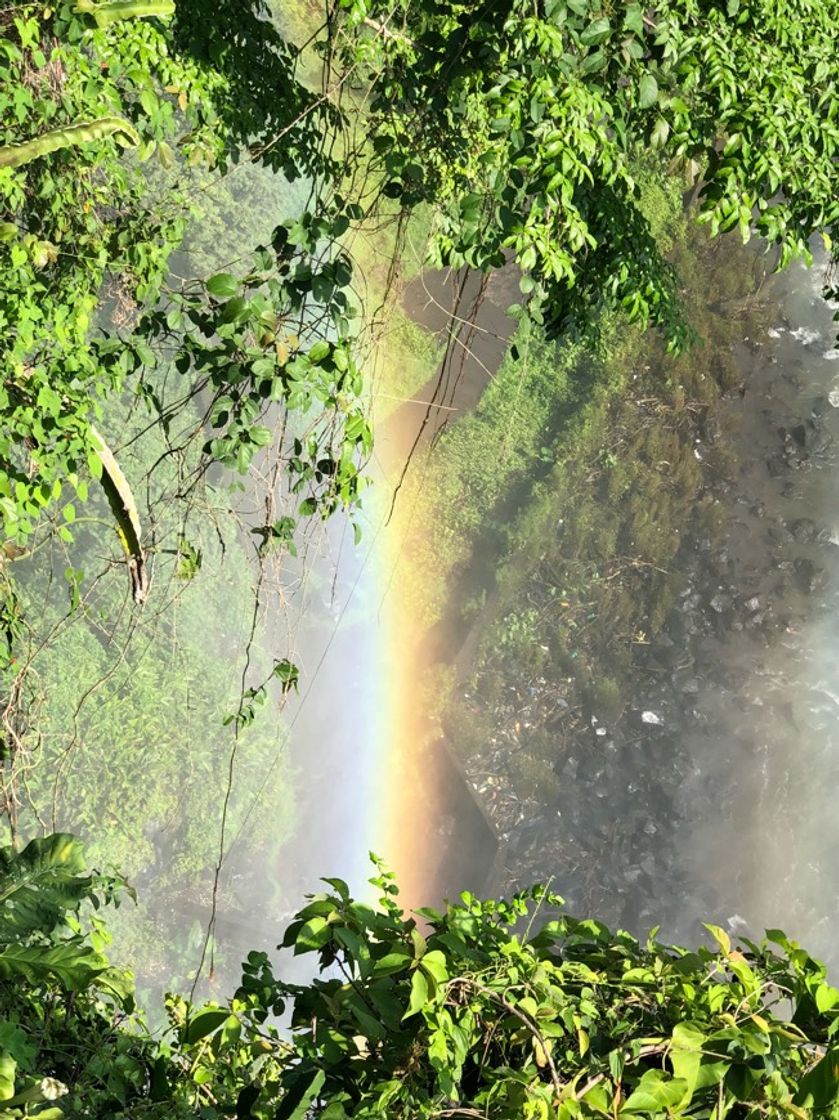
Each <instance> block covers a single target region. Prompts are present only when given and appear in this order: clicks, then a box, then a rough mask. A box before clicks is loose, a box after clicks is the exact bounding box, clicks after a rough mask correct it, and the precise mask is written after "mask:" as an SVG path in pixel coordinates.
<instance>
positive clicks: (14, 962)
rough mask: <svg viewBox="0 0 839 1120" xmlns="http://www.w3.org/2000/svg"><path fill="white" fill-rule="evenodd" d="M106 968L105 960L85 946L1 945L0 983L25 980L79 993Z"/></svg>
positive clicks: (67, 943)
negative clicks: (49, 984)
mask: <svg viewBox="0 0 839 1120" xmlns="http://www.w3.org/2000/svg"><path fill="white" fill-rule="evenodd" d="M107 967H108V962H107V960H106V958H105V957H103V956H102V955H101V954H99V953H95V952H94V951H93V950H92V949H90V948H89V947H88V946H87V945H84V944H80V943H77V942H72V941H66V942H60V943H59V944H57V945H49V946H46V945H5V946H4V947H3V948H2V949H0V980H11V981H14V980H19V979H24V980H28V981H29V983H30V984H44V983H49V982H51V981H58V982H59V983H60V984H62V985H63V986H64V987H65V988H69V989H70V990H71V991H82V990H83V989H84V988H87V987H88V986H89V985H90V983H91V982H92V981H93V980H94V979H95V978H96V977H97V976H98V975H99V974H100V973H102V972H104V971H105V969H106V968H107Z"/></svg>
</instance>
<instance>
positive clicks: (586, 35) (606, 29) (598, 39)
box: [580, 16, 611, 47]
mask: <svg viewBox="0 0 839 1120" xmlns="http://www.w3.org/2000/svg"><path fill="white" fill-rule="evenodd" d="M610 31H611V24H610V23H609V21H608V19H606V17H605V16H604V17H603V18H602V19H596V20H593V21H592V22H591V23H590V24H589V25H588V27H587V28H586V29H585V31H583V33H582V35H580V42H581V43H582V44H583V46H585V47H596V46H598V45H599V44H600V43H603V42H605V41H606V40H607V39H608V38H609V33H610Z"/></svg>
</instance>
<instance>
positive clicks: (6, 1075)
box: [0, 1050, 17, 1101]
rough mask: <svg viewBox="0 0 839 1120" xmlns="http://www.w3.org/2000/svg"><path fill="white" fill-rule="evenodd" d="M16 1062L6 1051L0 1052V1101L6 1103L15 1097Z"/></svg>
mask: <svg viewBox="0 0 839 1120" xmlns="http://www.w3.org/2000/svg"><path fill="white" fill-rule="evenodd" d="M16 1069H17V1062H16V1061H15V1060H14V1058H13V1057H12V1055H11V1054H9V1053H8V1051H6V1050H0V1101H7V1100H8V1099H9V1097H13V1096H14V1095H15V1071H16Z"/></svg>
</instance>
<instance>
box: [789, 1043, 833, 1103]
mask: <svg viewBox="0 0 839 1120" xmlns="http://www.w3.org/2000/svg"><path fill="white" fill-rule="evenodd" d="M837 1098H839V1048H834V1049H832V1050H828V1052H827V1053H826V1054H825V1056H824V1057H823V1058H822V1060H821V1061H820V1062H818V1063H817V1064H816V1065H815V1066H813V1068H812V1069H811V1070H810V1072H809V1073H806V1074H805V1075H804V1076H803V1077H802V1078H801V1082H800V1084H799V1087H798V1093H797V1094H796V1097H795V1103H796V1104H799V1105H803V1106H804V1107H805V1108H813V1109H818V1110H821V1109H825V1108H828V1107H829V1106H830V1105H833V1104H835V1103H836V1101H837Z"/></svg>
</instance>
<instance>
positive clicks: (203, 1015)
mask: <svg viewBox="0 0 839 1120" xmlns="http://www.w3.org/2000/svg"><path fill="white" fill-rule="evenodd" d="M229 1015H230V1012H229V1011H228V1010H225V1008H223V1007H206V1008H204V1009H203V1010H202V1011H199V1012H198V1014H197V1015H193V1016H192V1018H191V1019H190V1020H189V1021H188V1023H187V1025H186V1029H185V1031H184V1041H185V1042H187V1043H193V1042H198V1041H200V1040H201V1039H202V1038H206V1037H207V1035H208V1034H212V1033H213V1031H217V1030H218V1029H219V1027H220V1026H221V1025H222V1023H223V1022H224V1021H225V1020H226V1019H227V1018H228V1016H229Z"/></svg>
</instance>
